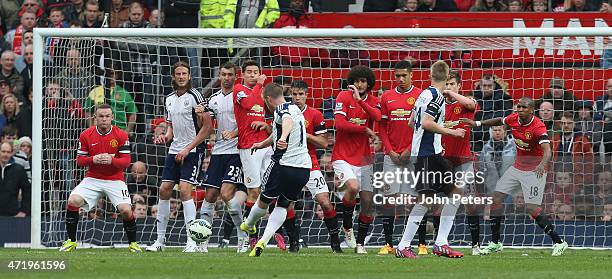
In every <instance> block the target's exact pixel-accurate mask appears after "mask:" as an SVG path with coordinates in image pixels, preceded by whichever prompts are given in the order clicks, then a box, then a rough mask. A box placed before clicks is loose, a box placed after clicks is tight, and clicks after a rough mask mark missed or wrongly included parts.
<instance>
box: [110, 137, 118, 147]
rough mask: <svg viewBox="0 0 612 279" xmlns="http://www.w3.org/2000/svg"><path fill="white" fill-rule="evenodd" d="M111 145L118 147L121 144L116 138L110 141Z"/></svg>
mask: <svg viewBox="0 0 612 279" xmlns="http://www.w3.org/2000/svg"><path fill="white" fill-rule="evenodd" d="M110 146H111V147H112V148H116V147H117V146H119V142H118V141H117V140H116V139H112V140H111V141H110Z"/></svg>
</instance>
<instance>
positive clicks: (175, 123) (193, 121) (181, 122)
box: [166, 88, 204, 154]
mask: <svg viewBox="0 0 612 279" xmlns="http://www.w3.org/2000/svg"><path fill="white" fill-rule="evenodd" d="M203 103H204V97H202V94H200V92H199V91H198V90H196V89H195V88H191V89H190V90H188V91H187V92H185V93H184V94H182V95H181V96H178V95H177V94H176V91H174V92H172V93H170V95H168V97H166V111H167V113H168V116H167V117H168V118H167V119H168V122H170V123H172V133H173V135H174V137H173V138H172V144H170V150H169V151H168V153H169V154H177V153H179V152H180V151H181V150H183V148H185V147H187V145H189V143H191V141H192V140H193V139H194V138H195V137H196V135H197V134H198V131H200V126H199V125H198V118H197V115H196V113H195V107H196V106H197V105H199V104H203ZM199 148H203V145H201V146H198V147H196V148H194V149H193V150H191V152H196V151H200V150H198V149H199ZM201 151H203V150H201Z"/></svg>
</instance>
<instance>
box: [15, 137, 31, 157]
mask: <svg viewBox="0 0 612 279" xmlns="http://www.w3.org/2000/svg"><path fill="white" fill-rule="evenodd" d="M18 153H21V154H23V156H24V157H25V158H26V159H27V160H28V161H30V162H31V161H32V139H30V138H29V137H21V138H19V151H18Z"/></svg>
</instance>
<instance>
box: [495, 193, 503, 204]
mask: <svg viewBox="0 0 612 279" xmlns="http://www.w3.org/2000/svg"><path fill="white" fill-rule="evenodd" d="M505 198H506V194H504V193H501V192H495V193H493V203H496V204H501V203H503V202H504V199H505Z"/></svg>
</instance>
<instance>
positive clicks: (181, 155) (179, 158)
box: [174, 148, 190, 164]
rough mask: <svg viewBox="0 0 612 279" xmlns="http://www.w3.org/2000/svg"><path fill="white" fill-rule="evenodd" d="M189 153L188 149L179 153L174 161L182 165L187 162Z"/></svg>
mask: <svg viewBox="0 0 612 279" xmlns="http://www.w3.org/2000/svg"><path fill="white" fill-rule="evenodd" d="M189 151H190V150H188V149H187V148H184V149H183V150H181V151H179V153H177V154H176V156H174V160H175V161H176V162H177V163H179V164H182V163H183V160H185V157H187V155H189Z"/></svg>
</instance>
